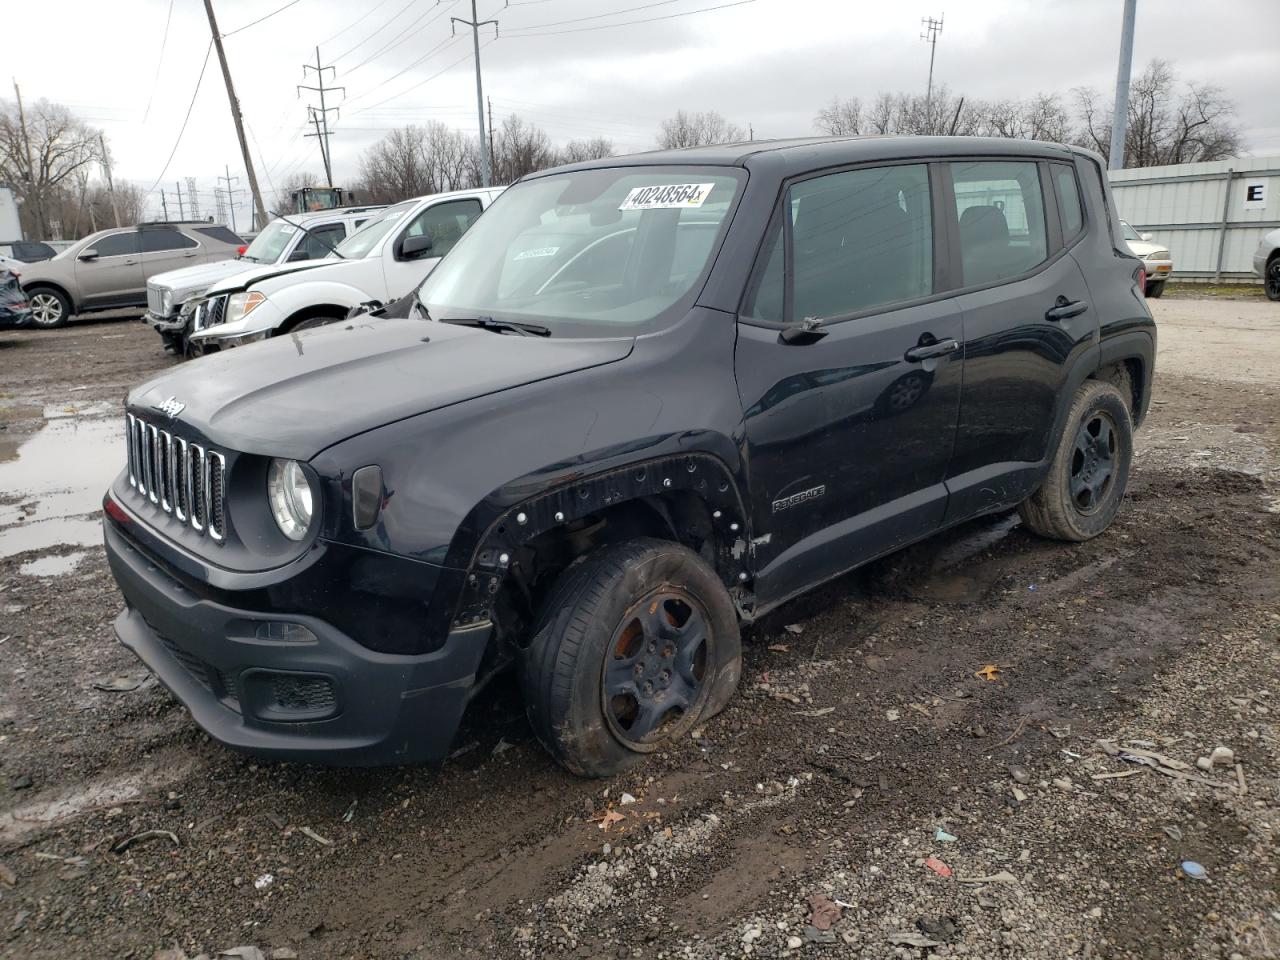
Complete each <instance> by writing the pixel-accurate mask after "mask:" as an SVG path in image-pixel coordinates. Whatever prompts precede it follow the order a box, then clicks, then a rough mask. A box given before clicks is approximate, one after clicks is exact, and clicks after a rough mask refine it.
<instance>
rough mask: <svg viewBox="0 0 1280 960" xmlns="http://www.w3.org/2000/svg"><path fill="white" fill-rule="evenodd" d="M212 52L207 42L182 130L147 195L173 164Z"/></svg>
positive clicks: (153, 189)
mask: <svg viewBox="0 0 1280 960" xmlns="http://www.w3.org/2000/svg"><path fill="white" fill-rule="evenodd" d="M212 51H213V41H212V40H210V41H209V45H208V46H207V47H205V48H204V63H202V64H200V76H198V77H197V78H196V89H195V91H194V92H193V93H192V94H191V102H190V103H189V104H187V115H186V116H185V117H183V118H182V129H181V130H179V131H178V139H177V140H175V141H174V142H173V149H172V150H170V151H169V159H168V160H166V161H165V162H164V168H163V169H162V170H161V171H160V175H159V176H158V177H156V182H155V183H153V184H152V185H151V189H149V190H148V191H147V193H148V194H151V193H155V190H156V187H158V186H159V185H160V181H161V180H163V179H164V175H165V174H166V173H167V172H168V170H169V164H171V163H173V157H174V154H176V153H177V152H178V144H180V143H182V135H183V134H184V133H186V132H187V121H189V120H190V119H191V111H192V109H193V108H194V107H195V105H196V97H198V96H199V95H200V84H201V83H203V82H204V72H205V69H206V68H207V67H208V66H209V54H210V53H211V52H212Z"/></svg>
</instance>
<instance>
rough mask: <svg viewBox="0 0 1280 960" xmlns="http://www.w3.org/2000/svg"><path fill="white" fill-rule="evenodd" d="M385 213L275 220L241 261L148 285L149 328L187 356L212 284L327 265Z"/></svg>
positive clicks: (368, 210) (346, 211)
mask: <svg viewBox="0 0 1280 960" xmlns="http://www.w3.org/2000/svg"><path fill="white" fill-rule="evenodd" d="M383 209H384V206H383V205H382V204H379V205H376V206H362V207H340V208H338V209H335V210H323V211H319V212H317V213H300V214H297V215H296V216H290V217H289V218H288V220H284V219H276V220H272V221H271V222H270V223H268V224H267V225H266V226H265V227H264V228H263V229H262V232H261V233H259V234H258V235H257V236H256V237H254V238H253V242H252V243H251V244H249V246H248V247H241V248H240V249H241V251H242V252H241V253H240V259H238V260H219V261H217V262H215V263H205V264H200V265H199V266H193V267H183V268H182V269H181V270H173V271H171V272H169V273H161V274H157V275H156V276H154V277H151V278H150V279H149V280H148V281H147V312H146V314H145V315H144V316H143V318H142V319H143V322H144V323H148V324H150V325H151V327H152V328H154V329H155V331H156V332H157V333H158V334H160V338H161V340H163V341H164V347H165V349H166V350H169V351H171V352H173V353H177V354H179V355H181V354H185V353H186V352H187V334H188V333H189V332H190V331H189V330H188V326H189V325H190V320H191V315H190V314H191V308H192V307H194V305H195V301H196V300H197V299H198V298H199V297H200V295H201V294H203V293H204V292H205V291H206V290H208V289H209V287H210V285H211V284H214V283H217V282H218V281H219V280H223V279H225V278H227V277H230V276H233V275H235V274H237V273H242V272H244V271H245V270H248V269H250V267H251V266H263V265H269V264H280V263H291V262H297V261H300V260H320V259H323V258H324V257H326V256H328V255H329V252H330V251H331V250H332V249H333V248H334V247H336V246H337V245H338V244H340V243H341V242H342V241H343V240H345V239H346V238H347V237H349V236H350V235H351V234H353V233H355V232H356V231H357V230H358V229H360V227H362V226H363V225H364V224H365V222H366V221H368V220H370V219H372V218H373V217H376V216H377V215H378V214H379V213H380V212H381V211H382V210H383ZM299 228H302V229H299ZM184 308H185V309H184Z"/></svg>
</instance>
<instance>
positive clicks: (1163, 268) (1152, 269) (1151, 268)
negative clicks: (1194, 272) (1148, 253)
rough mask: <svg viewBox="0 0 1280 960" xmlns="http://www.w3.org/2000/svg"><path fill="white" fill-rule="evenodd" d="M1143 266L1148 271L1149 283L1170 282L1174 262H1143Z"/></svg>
mask: <svg viewBox="0 0 1280 960" xmlns="http://www.w3.org/2000/svg"><path fill="white" fill-rule="evenodd" d="M1142 266H1143V268H1144V269H1145V270H1146V271H1147V283H1153V282H1159V281H1161V280H1168V279H1169V274H1171V273H1173V261H1172V260H1143V261H1142Z"/></svg>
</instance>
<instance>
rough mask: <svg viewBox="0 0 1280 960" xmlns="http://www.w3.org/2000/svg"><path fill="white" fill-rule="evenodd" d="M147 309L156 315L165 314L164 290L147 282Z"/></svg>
mask: <svg viewBox="0 0 1280 960" xmlns="http://www.w3.org/2000/svg"><path fill="white" fill-rule="evenodd" d="M147 309H148V310H150V311H151V312H152V313H154V314H155V315H156V316H157V317H163V316H164V315H165V309H164V291H163V290H161V289H160V288H159V287H156V286H153V285H151V284H149V283H148V284H147Z"/></svg>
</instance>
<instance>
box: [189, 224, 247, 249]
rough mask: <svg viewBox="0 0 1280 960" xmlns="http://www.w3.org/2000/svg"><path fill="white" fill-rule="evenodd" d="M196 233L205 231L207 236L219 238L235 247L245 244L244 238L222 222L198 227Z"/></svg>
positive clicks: (221, 241) (214, 238)
mask: <svg viewBox="0 0 1280 960" xmlns="http://www.w3.org/2000/svg"><path fill="white" fill-rule="evenodd" d="M196 233H203V234H204V235H205V236H206V237H209V238H211V239H213V240H217V241H218V242H220V243H229V244H231V245H232V246H234V247H240V246H243V245H244V241H243V240H241V239H240V238H239V237H237V236H236V235H235V234H234V233H232V232H231V231H230V230H228V229H227V228H226V227H224V226H221V225H220V224H215V225H214V226H212V227H196Z"/></svg>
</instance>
